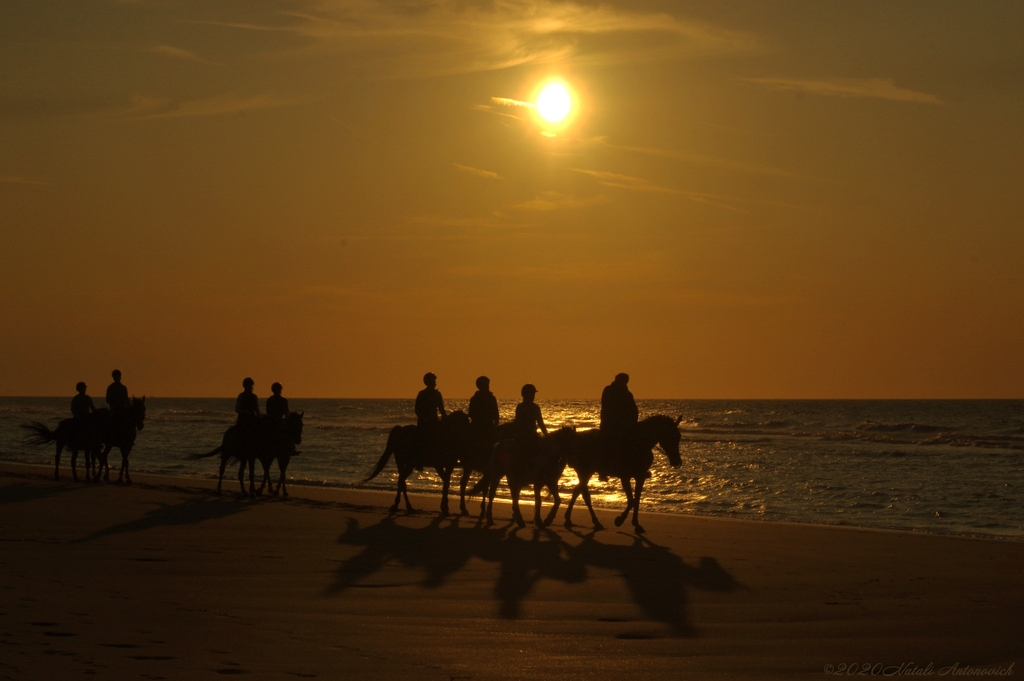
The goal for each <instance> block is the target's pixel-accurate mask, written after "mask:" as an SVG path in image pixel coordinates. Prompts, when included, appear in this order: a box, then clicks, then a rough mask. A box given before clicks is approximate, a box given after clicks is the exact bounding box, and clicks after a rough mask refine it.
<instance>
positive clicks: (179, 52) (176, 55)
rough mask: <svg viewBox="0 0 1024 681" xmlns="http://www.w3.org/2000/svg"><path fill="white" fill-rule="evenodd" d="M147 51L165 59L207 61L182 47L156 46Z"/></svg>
mask: <svg viewBox="0 0 1024 681" xmlns="http://www.w3.org/2000/svg"><path fill="white" fill-rule="evenodd" d="M147 51H149V52H152V53H153V54H159V55H161V56H164V57H170V58H171V59H181V60H183V61H195V62H203V63H206V60H205V59H203V58H202V57H199V56H197V55H196V54H195V53H193V52H189V51H188V50H183V49H182V48H180V47H174V46H173V45H154V46H153V47H150V48H149V49H148V50H147Z"/></svg>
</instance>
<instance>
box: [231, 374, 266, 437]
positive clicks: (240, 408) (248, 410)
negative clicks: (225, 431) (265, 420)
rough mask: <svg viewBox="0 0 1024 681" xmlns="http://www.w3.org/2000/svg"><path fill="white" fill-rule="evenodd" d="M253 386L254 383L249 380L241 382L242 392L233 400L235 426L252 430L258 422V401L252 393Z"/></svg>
mask: <svg viewBox="0 0 1024 681" xmlns="http://www.w3.org/2000/svg"><path fill="white" fill-rule="evenodd" d="M253 385H255V381H253V380H252V379H251V378H246V379H245V380H243V381H242V388H243V390H242V392H240V393H238V399H236V400H235V413H236V414H238V420H237V421H235V424H236V425H238V426H241V427H243V428H252V427H254V426H256V425H257V424H259V420H260V400H259V398H258V397H256V394H255V393H254V392H253V391H252V387H253Z"/></svg>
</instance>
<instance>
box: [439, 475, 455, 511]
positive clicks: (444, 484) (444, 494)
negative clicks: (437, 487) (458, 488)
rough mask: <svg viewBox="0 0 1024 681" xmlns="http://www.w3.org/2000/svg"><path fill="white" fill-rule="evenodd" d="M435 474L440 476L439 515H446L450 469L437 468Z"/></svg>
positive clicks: (450, 477)
mask: <svg viewBox="0 0 1024 681" xmlns="http://www.w3.org/2000/svg"><path fill="white" fill-rule="evenodd" d="M437 474H438V475H440V476H441V515H448V488H449V487H451V485H452V469H451V468H438V469H437Z"/></svg>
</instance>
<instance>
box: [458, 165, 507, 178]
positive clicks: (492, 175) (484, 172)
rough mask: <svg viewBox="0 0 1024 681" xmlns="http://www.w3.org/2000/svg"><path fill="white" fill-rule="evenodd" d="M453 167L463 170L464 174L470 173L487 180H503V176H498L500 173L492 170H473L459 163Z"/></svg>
mask: <svg viewBox="0 0 1024 681" xmlns="http://www.w3.org/2000/svg"><path fill="white" fill-rule="evenodd" d="M452 165H453V166H455V167H456V168H458V169H459V170H461V171H462V172H464V173H469V174H470V175H476V176H477V177H484V178H487V179H488V180H500V179H502V177H501V175H498V173H495V172H492V171H490V170H480V169H479V168H472V167H470V166H464V165H460V164H458V163H453V164H452Z"/></svg>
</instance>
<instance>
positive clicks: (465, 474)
mask: <svg viewBox="0 0 1024 681" xmlns="http://www.w3.org/2000/svg"><path fill="white" fill-rule="evenodd" d="M470 472H471V470H470V469H469V468H463V469H462V480H461V481H460V482H459V515H469V509H467V508H466V484H467V483H468V482H469V474H470Z"/></svg>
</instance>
